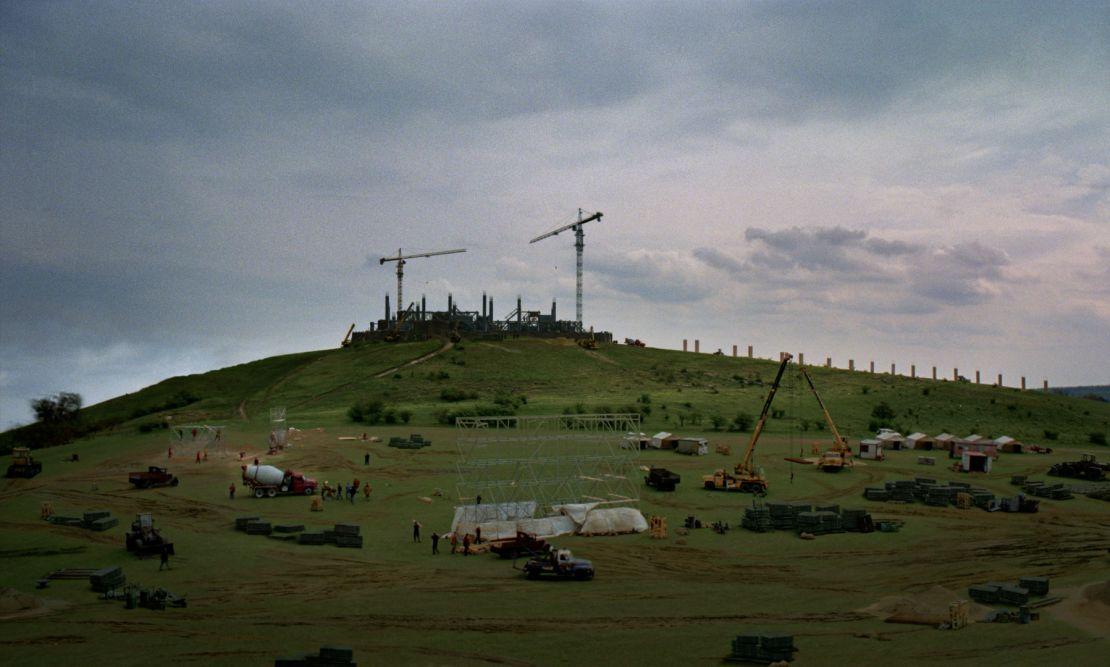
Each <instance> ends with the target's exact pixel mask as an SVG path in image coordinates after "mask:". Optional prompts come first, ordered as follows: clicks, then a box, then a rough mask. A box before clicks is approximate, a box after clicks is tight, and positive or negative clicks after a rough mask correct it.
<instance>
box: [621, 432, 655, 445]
mask: <svg viewBox="0 0 1110 667" xmlns="http://www.w3.org/2000/svg"><path fill="white" fill-rule="evenodd" d="M650 444H651V438H649V437H647V436H646V435H644V434H643V433H632V432H629V433H626V434H625V435H624V440H623V441H622V442H621V449H647V448H648V445H650Z"/></svg>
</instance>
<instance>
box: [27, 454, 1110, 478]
mask: <svg viewBox="0 0 1110 667" xmlns="http://www.w3.org/2000/svg"><path fill="white" fill-rule="evenodd" d="M1107 472H1110V463H1099V462H1098V460H1097V459H1096V458H1095V455H1094V454H1090V453H1088V452H1084V453H1083V454H1082V455H1080V458H1079V460H1078V461H1065V462H1062V463H1057V464H1055V465H1053V466H1052V467H1051V468H1049V469H1048V474H1050V475H1052V476H1054V477H1073V478H1076V479H1085V480H1087V481H1090V482H1098V481H1101V480H1104V479H1106V473H1107ZM8 476H9V477H11V475H8Z"/></svg>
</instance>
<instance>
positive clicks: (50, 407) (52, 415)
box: [31, 391, 81, 424]
mask: <svg viewBox="0 0 1110 667" xmlns="http://www.w3.org/2000/svg"><path fill="white" fill-rule="evenodd" d="M31 409H32V410H34V412H35V419H37V420H38V421H40V422H42V423H43V424H64V423H67V422H72V421H74V420H76V419H77V413H78V412H80V411H81V394H75V393H73V392H69V391H62V392H58V393H57V394H55V395H54V396H44V397H42V398H36V399H33V400H32V401H31Z"/></svg>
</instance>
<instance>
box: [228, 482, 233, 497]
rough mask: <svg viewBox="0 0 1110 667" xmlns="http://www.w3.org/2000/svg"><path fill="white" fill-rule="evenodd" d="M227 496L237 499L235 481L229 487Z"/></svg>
mask: <svg viewBox="0 0 1110 667" xmlns="http://www.w3.org/2000/svg"><path fill="white" fill-rule="evenodd" d="M227 497H228V500H235V482H232V483H231V484H230V485H229V486H228V487H227Z"/></svg>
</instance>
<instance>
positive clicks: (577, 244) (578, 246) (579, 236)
mask: <svg viewBox="0 0 1110 667" xmlns="http://www.w3.org/2000/svg"><path fill="white" fill-rule="evenodd" d="M601 216H602V213H601V211H598V212H597V213H591V214H590V215H588V216H586V217H585V218H583V217H582V209H578V222H572V223H571V224H569V225H563V226H562V227H560V228H558V229H554V230H552V231H550V232H548V233H546V234H540V235H539V236H537V237H536V238H534V239H532V240H531V241H529V243H535V242H536V241H542V240H543V239H546V238H547V237H549V236H555V235H556V234H558V233H559V232H565V231H566V230H568V229H573V230H574V248H575V250H577V251H578V274H577V280H578V282H577V284H576V288H575V312H574V315H575V322H576V323H577V324H578V330H579V331H581V330H582V248H584V247H586V235H585V233H584V232H583V231H582V225H584V224H586V223H587V222H592V221H594V220H601Z"/></svg>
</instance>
